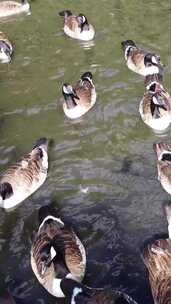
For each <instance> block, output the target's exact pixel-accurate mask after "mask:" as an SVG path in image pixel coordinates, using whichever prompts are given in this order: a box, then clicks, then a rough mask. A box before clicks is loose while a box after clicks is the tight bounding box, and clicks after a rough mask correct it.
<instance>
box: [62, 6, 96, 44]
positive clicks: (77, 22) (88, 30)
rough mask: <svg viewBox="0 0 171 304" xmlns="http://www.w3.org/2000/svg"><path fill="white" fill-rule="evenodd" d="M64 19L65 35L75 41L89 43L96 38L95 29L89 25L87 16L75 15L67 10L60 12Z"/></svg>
mask: <svg viewBox="0 0 171 304" xmlns="http://www.w3.org/2000/svg"><path fill="white" fill-rule="evenodd" d="M59 15H60V16H61V17H63V18H64V33H65V34H66V35H67V36H69V37H71V38H74V39H79V40H83V41H89V40H92V39H93V38H94V35H95V30H94V27H93V26H92V25H91V24H89V23H88V20H87V18H86V16H85V15H83V14H79V15H78V16H76V15H73V14H72V12H71V11H69V10H65V11H61V12H59Z"/></svg>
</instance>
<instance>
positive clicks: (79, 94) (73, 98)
mask: <svg viewBox="0 0 171 304" xmlns="http://www.w3.org/2000/svg"><path fill="white" fill-rule="evenodd" d="M62 93H63V96H64V102H63V110H64V113H65V115H66V116H67V117H69V118H71V119H75V118H79V117H81V116H82V115H84V114H85V113H86V112H87V111H89V110H90V109H91V108H92V107H93V106H94V104H95V102H96V90H95V86H94V84H93V81H92V74H91V72H86V73H84V74H83V75H82V76H81V79H80V80H79V81H78V82H77V83H76V84H75V85H74V86H73V87H72V86H71V85H69V84H63V86H62Z"/></svg>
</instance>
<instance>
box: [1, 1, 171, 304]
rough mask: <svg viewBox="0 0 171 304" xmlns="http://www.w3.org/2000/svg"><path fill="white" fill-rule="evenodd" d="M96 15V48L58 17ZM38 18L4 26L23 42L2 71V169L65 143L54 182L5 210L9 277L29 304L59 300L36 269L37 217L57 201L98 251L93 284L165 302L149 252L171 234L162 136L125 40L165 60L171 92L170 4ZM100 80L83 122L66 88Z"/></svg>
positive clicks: (47, 4)
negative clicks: (152, 275) (144, 116)
mask: <svg viewBox="0 0 171 304" xmlns="http://www.w3.org/2000/svg"><path fill="white" fill-rule="evenodd" d="M64 9H70V10H72V11H73V12H75V13H84V14H85V15H86V16H87V18H88V20H89V22H90V23H92V24H93V25H94V27H95V29H96V36H95V39H94V41H93V43H92V45H90V46H89V47H88V46H87V44H85V43H82V42H79V41H75V40H72V39H70V38H68V37H66V36H65V35H64V34H63V31H62V20H61V18H60V17H58V14H57V13H58V12H59V11H61V10H64ZM31 10H32V14H31V15H30V16H21V17H17V18H13V19H12V20H8V21H3V22H1V28H0V29H1V30H2V31H4V32H5V33H6V34H7V35H8V37H9V39H10V40H11V42H12V43H13V45H14V56H13V58H12V62H11V64H9V65H5V64H4V65H2V64H1V66H0V90H1V98H0V99H1V102H0V130H1V137H0V152H1V153H0V170H1V171H2V172H3V170H5V169H6V168H7V167H8V166H9V165H10V164H11V163H13V162H15V161H16V160H17V159H18V158H20V157H21V156H22V155H23V154H24V153H26V152H29V151H30V149H31V148H32V146H33V145H34V142H35V140H36V139H37V138H39V137H42V136H46V137H47V138H52V139H53V140H54V145H53V146H52V147H51V148H50V151H49V158H50V169H49V173H48V178H47V180H46V182H45V184H44V185H43V186H42V187H41V188H40V189H39V190H38V191H37V192H36V193H35V194H34V195H32V196H31V197H30V198H28V199H27V200H25V201H24V202H23V203H22V204H21V205H19V206H18V207H17V208H16V209H15V210H14V211H13V212H10V213H5V212H4V210H1V217H0V250H1V252H0V271H1V272H2V278H3V280H4V281H5V282H6V283H7V284H8V285H9V286H10V288H11V290H12V292H13V293H14V294H16V295H17V296H19V297H22V298H24V301H25V303H26V304H31V303H33V301H34V303H54V302H55V301H54V299H53V298H52V297H51V296H50V295H47V293H46V291H44V290H43V288H42V287H41V286H40V285H39V283H38V282H37V280H36V278H35V277H34V274H33V273H32V271H31V268H30V263H29V258H30V246H31V245H30V236H31V235H32V233H33V230H36V229H37V222H36V220H37V210H38V209H39V208H40V206H42V205H46V204H51V205H52V206H53V207H55V208H56V210H57V212H58V214H59V216H60V217H62V218H63V219H66V220H68V221H69V222H70V223H71V224H72V225H73V226H74V227H75V228H76V230H77V232H78V233H79V235H80V238H81V239H82V241H83V243H84V245H85V247H86V251H87V259H88V264H87V274H86V278H85V283H87V284H89V285H90V286H94V287H107V286H108V287H117V288H121V289H122V290H125V291H126V292H128V294H129V295H131V296H133V297H134V298H135V299H136V300H137V301H139V303H141V304H145V303H147V302H148V304H150V303H153V301H152V298H151V295H150V290H149V285H148V280H147V273H146V270H145V267H144V265H143V263H142V261H141V258H140V250H139V248H140V246H141V245H142V244H143V242H144V241H145V240H146V239H147V238H148V237H151V236H153V235H154V234H155V233H167V223H166V219H165V216H164V214H163V210H162V204H163V203H164V202H166V201H167V200H169V196H168V195H167V194H166V193H165V192H164V190H162V187H161V186H160V184H159V182H158V181H157V170H156V159H155V155H154V152H153V148H152V144H153V143H154V142H155V141H159V140H167V142H169V140H170V130H168V131H167V134H163V135H160V136H159V135H156V134H154V133H153V131H152V130H150V129H149V128H148V127H147V126H146V125H144V123H143V122H142V121H141V118H140V116H139V113H138V107H139V102H140V100H141V98H142V96H143V92H144V83H143V78H142V77H140V76H139V75H136V74H134V73H133V72H131V71H130V70H128V68H127V67H126V64H125V61H124V56H123V53H122V51H121V47H120V43H121V41H122V40H125V39H132V40H134V41H135V42H136V43H137V44H138V45H140V46H143V47H144V48H146V49H149V50H152V51H155V52H156V53H159V54H160V55H161V59H162V61H163V62H164V63H165V65H166V68H165V85H166V87H167V88H168V90H169V91H170V92H171V86H170V83H171V55H170V28H171V19H170V10H171V3H170V1H166V0H164V1H162V2H161V1H138V0H130V1H126V0H120V1H119V0H118V1H116V0H112V1H111V0H108V1H107V0H99V1H97V0H91V1H90V0H88V1H83V0H80V1H69V0H68V1H64V0H61V1H53V0H46V1H40V0H35V1H32V2H31ZM85 71H91V72H92V73H93V76H94V83H95V86H96V91H97V95H98V98H97V102H96V105H95V106H94V108H93V109H92V110H91V111H89V112H88V113H87V114H86V115H85V116H84V117H82V118H81V119H79V120H77V121H70V120H69V119H67V118H66V117H65V116H64V113H63V109H62V106H61V100H60V99H61V86H62V83H64V82H69V83H74V82H75V81H76V80H78V79H79V77H80V75H81V74H82V73H83V72H85Z"/></svg>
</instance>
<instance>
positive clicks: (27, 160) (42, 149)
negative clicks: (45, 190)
mask: <svg viewBox="0 0 171 304" xmlns="http://www.w3.org/2000/svg"><path fill="white" fill-rule="evenodd" d="M47 145H48V144H47V140H46V138H40V139H39V140H37V142H36V145H35V146H34V147H33V150H32V151H31V152H30V153H29V154H27V155H25V156H24V157H23V158H22V159H21V160H20V161H18V162H17V163H16V164H15V165H12V166H11V167H9V168H8V169H7V170H6V171H5V172H4V173H3V174H2V175H1V176H0V207H2V208H5V209H10V208H13V207H15V206H16V205H18V204H19V203H21V202H22V201H23V200H25V199H26V198H27V197H28V196H30V195H31V194H32V193H33V192H35V191H36V190H37V189H38V188H39V187H40V186H41V185H42V184H43V183H44V181H45V179H46V177H47V169H48V155H47Z"/></svg>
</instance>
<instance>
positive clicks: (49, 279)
mask: <svg viewBox="0 0 171 304" xmlns="http://www.w3.org/2000/svg"><path fill="white" fill-rule="evenodd" d="M39 223H40V225H39V229H38V232H37V234H36V236H35V238H34V241H33V244H32V247H31V267H32V270H33V272H34V274H35V276H36V277H37V279H38V281H39V283H40V284H41V285H43V287H44V288H45V289H46V290H47V291H48V292H49V293H50V294H52V295H53V296H55V297H59V298H60V297H65V294H64V293H63V291H62V289H61V282H62V280H63V279H64V278H70V279H73V280H75V281H78V282H81V281H82V279H83V277H84V274H85V268H86V253H85V249H84V246H83V244H82V243H81V241H80V239H79V238H78V236H77V235H76V234H75V232H74V231H73V229H72V228H71V227H69V226H67V225H66V224H65V223H64V222H63V221H62V220H61V219H60V218H58V217H56V215H55V212H54V210H51V209H50V208H49V207H48V206H44V207H42V208H40V210H39Z"/></svg>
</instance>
